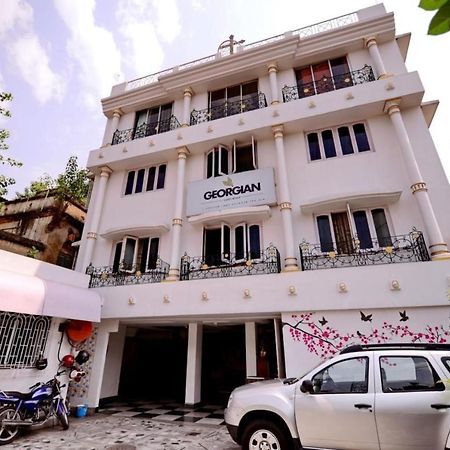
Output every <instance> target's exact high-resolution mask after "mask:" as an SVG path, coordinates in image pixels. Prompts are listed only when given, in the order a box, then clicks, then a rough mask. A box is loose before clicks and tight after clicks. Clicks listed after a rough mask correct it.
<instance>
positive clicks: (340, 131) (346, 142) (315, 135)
mask: <svg viewBox="0 0 450 450" xmlns="http://www.w3.org/2000/svg"><path fill="white" fill-rule="evenodd" d="M306 139H307V142H308V150H309V159H310V161H316V160H318V159H324V158H327V159H328V158H334V157H336V156H342V155H351V154H353V153H355V151H357V152H358V153H361V152H367V151H370V150H371V149H370V144H369V139H368V137H367V133H366V127H365V125H364V124H363V123H355V124H353V125H346V126H340V127H338V128H331V129H326V130H322V131H314V132H312V133H308V134H307V136H306Z"/></svg>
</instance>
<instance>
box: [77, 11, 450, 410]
mask: <svg viewBox="0 0 450 450" xmlns="http://www.w3.org/2000/svg"><path fill="white" fill-rule="evenodd" d="M409 37H410V36H409V35H402V36H396V34H395V25H394V17H393V14H392V13H387V12H386V11H385V9H384V7H383V5H377V6H373V7H370V8H366V9H362V10H360V11H357V12H355V13H352V14H348V15H345V16H342V17H338V18H334V19H331V20H329V21H326V22H323V23H320V24H316V25H312V26H309V27H306V28H302V29H299V30H295V31H291V32H287V33H285V34H282V35H279V36H274V37H271V38H268V39H266V40H263V41H260V42H256V43H254V44H250V45H245V46H242V45H241V44H240V43H238V42H236V41H234V39H233V36H230V40H229V41H227V42H225V43H224V44H223V45H221V46H220V48H219V50H218V53H217V54H215V55H212V56H209V57H206V58H204V59H201V60H198V61H194V62H190V63H187V64H183V65H180V66H177V67H174V68H172V69H168V70H165V71H162V72H160V73H157V74H154V75H151V76H148V77H145V78H142V79H139V80H134V81H130V82H125V83H122V84H119V85H117V86H114V87H113V88H112V92H111V95H110V96H109V97H107V98H105V99H103V100H102V106H103V111H104V114H105V115H106V117H107V124H106V129H105V134H104V140H103V143H102V145H101V147H100V148H98V149H96V150H93V151H92V152H91V153H90V155H89V160H88V167H89V169H90V170H91V171H92V172H94V173H95V182H94V187H93V192H92V199H91V204H90V208H89V211H88V216H87V221H86V225H85V228H84V235H83V240H82V245H81V249H80V254H79V258H78V267H77V269H78V270H79V271H86V270H87V273H88V274H89V275H90V277H91V278H90V280H91V281H90V287H91V288H92V289H94V290H96V291H97V292H98V293H99V294H100V295H101V296H102V298H103V306H102V321H101V323H100V325H99V326H98V330H97V343H96V351H95V357H94V363H93V369H92V373H91V374H90V380H93V384H92V385H91V386H87V387H86V393H85V395H84V398H85V399H86V400H87V402H88V404H89V406H96V405H97V404H98V402H99V400H100V399H102V398H108V397H115V396H118V395H119V396H136V395H139V396H140V397H143V398H144V397H146V398H148V399H152V398H153V399H161V398H164V397H165V398H169V397H171V398H176V399H178V400H183V401H184V402H185V403H186V404H195V403H198V402H200V401H205V400H213V399H215V400H224V398H225V397H226V395H227V393H229V392H230V390H231V388H233V387H235V386H236V385H238V384H242V383H245V382H246V381H248V380H251V379H254V378H258V377H264V378H265V377H271V376H284V375H287V376H296V375H299V374H300V372H301V371H303V370H306V369H308V368H309V367H310V366H311V365H312V364H314V362H315V360H317V359H318V358H326V357H328V356H330V355H331V354H332V353H334V352H336V351H337V350H339V349H341V348H343V347H344V346H345V345H347V344H350V343H365V342H387V341H392V340H394V341H398V340H405V339H406V340H420V341H422V342H448V341H450V329H449V305H448V302H449V294H450V291H449V288H450V259H449V258H450V254H449V251H448V247H447V243H448V242H449V240H450V208H449V199H450V190H449V185H448V182H447V179H446V176H445V174H444V171H443V169H442V166H441V163H440V161H439V158H438V155H437V152H436V149H435V147H434V144H433V141H432V138H431V136H430V133H429V130H428V127H429V125H430V122H431V120H432V118H433V115H434V112H435V110H436V107H437V102H428V103H423V102H422V99H423V95H424V88H423V86H422V83H421V81H420V77H419V75H418V74H417V72H409V71H408V70H407V68H406V66H405V59H406V54H407V50H408V45H409ZM100 383H101V384H100Z"/></svg>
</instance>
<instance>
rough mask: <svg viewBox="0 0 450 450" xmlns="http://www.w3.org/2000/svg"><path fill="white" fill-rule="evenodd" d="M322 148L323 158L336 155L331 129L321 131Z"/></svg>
mask: <svg viewBox="0 0 450 450" xmlns="http://www.w3.org/2000/svg"><path fill="white" fill-rule="evenodd" d="M322 142H323V150H324V152H325V158H333V157H335V156H336V147H335V146H334V139H333V132H332V131H331V130H325V131H322Z"/></svg>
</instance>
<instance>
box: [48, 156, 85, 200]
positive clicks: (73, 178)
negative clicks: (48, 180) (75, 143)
mask: <svg viewBox="0 0 450 450" xmlns="http://www.w3.org/2000/svg"><path fill="white" fill-rule="evenodd" d="M89 184H90V180H89V171H88V170H87V169H80V168H79V167H78V158H77V157H76V156H71V157H70V158H69V161H67V165H66V170H65V172H64V173H62V174H61V175H59V176H58V178H57V179H56V191H57V193H58V194H59V195H60V196H62V197H66V198H69V199H71V200H76V201H78V202H80V203H82V204H86V200H87V195H88V192H89Z"/></svg>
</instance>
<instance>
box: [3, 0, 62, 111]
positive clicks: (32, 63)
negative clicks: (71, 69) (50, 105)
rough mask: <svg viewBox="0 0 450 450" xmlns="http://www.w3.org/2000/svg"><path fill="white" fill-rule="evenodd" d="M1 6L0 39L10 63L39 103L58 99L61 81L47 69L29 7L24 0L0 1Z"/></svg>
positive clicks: (44, 54)
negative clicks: (0, 2)
mask: <svg viewBox="0 0 450 450" xmlns="http://www.w3.org/2000/svg"><path fill="white" fill-rule="evenodd" d="M1 7H2V12H1V14H0V42H1V43H2V44H3V45H4V46H5V47H6V49H7V53H8V58H9V61H10V62H11V66H12V67H15V68H16V69H17V70H18V72H19V74H20V75H21V76H22V78H23V79H24V81H25V82H26V83H28V85H29V86H30V88H31V90H32V92H33V95H34V97H35V98H36V100H38V101H39V102H40V103H46V102H48V101H50V100H56V101H61V100H62V98H63V96H64V92H65V83H64V80H63V78H62V77H61V76H60V75H58V74H57V73H56V72H54V71H53V70H52V69H51V68H50V61H49V57H48V55H47V52H46V50H45V48H44V46H43V45H42V44H41V41H40V40H39V37H38V36H37V34H36V32H35V30H34V19H33V8H32V7H31V6H30V5H29V4H28V3H27V2H26V1H24V0H2V4H1Z"/></svg>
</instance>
